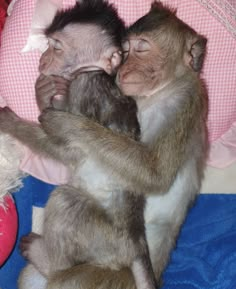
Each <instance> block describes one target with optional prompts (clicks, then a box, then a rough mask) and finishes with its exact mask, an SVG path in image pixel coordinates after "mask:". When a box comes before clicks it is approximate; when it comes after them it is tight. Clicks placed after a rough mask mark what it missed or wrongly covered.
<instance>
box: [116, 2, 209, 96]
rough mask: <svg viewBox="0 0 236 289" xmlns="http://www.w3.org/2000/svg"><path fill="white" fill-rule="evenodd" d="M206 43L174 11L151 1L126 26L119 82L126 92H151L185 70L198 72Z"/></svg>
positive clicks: (133, 93)
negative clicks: (149, 7)
mask: <svg viewBox="0 0 236 289" xmlns="http://www.w3.org/2000/svg"><path fill="white" fill-rule="evenodd" d="M205 46H206V39H205V38H204V37H202V36H201V35H198V34H197V33H196V32H195V31H194V30H193V29H191V28H190V27H189V26H187V25H186V24H185V23H183V22H182V21H181V20H180V19H178V18H177V17H176V15H175V12H174V11H172V10H171V9H169V8H166V7H164V6H163V5H162V4H161V3H158V2H154V3H153V4H152V7H151V9H150V11H149V13H147V14H146V15H145V16H143V17H142V18H140V19H139V20H138V21H137V22H135V23H134V24H133V25H132V26H130V27H129V29H128V32H127V36H126V39H125V40H124V41H123V53H124V63H123V65H122V66H121V67H120V69H119V72H118V75H117V82H118V85H119V86H120V88H121V89H122V91H123V92H124V93H125V94H127V95H132V96H134V97H142V96H150V95H152V94H153V93H155V92H156V91H158V90H160V89H161V88H162V87H163V86H165V85H166V84H167V83H169V81H171V79H174V78H176V77H178V76H180V75H181V74H183V73H185V72H186V70H190V71H192V72H196V73H197V72H199V71H200V70H201V67H202V64H203V58H204V54H205Z"/></svg>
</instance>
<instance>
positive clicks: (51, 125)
mask: <svg viewBox="0 0 236 289" xmlns="http://www.w3.org/2000/svg"><path fill="white" fill-rule="evenodd" d="M68 115H70V114H69V113H67V112H64V111H59V110H56V109H54V108H47V109H44V110H43V111H42V113H41V114H40V116H39V118H38V120H39V122H40V124H41V127H42V129H43V130H44V131H45V132H46V134H47V135H48V136H50V137H51V138H53V139H54V140H55V141H60V142H63V143H65V142H66V134H64V132H66V131H67V130H68V129H69V128H66V127H67V125H66V124H67V121H66V119H67V117H68Z"/></svg>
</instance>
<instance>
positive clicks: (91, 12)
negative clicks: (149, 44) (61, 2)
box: [45, 0, 125, 44]
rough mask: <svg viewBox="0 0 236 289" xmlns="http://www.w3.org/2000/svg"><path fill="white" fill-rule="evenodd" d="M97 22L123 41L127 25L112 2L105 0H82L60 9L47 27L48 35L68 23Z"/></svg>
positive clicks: (111, 34) (115, 37)
mask: <svg viewBox="0 0 236 289" xmlns="http://www.w3.org/2000/svg"><path fill="white" fill-rule="evenodd" d="M87 23H88V24H96V25H98V26H100V27H101V28H102V29H105V30H106V31H107V32H108V34H109V35H110V36H111V37H112V38H113V39H114V41H117V42H118V43H117V44H120V43H121V40H122V38H123V36H124V34H125V25H124V22H123V20H122V19H121V18H120V17H119V16H118V14H117V11H116V9H115V8H114V7H113V5H112V4H109V3H108V2H107V1H105V0H82V1H80V2H79V3H78V2H77V3H76V4H75V6H73V7H72V8H68V9H65V10H62V11H59V12H58V13H57V14H56V16H55V17H54V19H53V21H52V23H51V24H50V25H49V27H47V28H46V30H45V34H46V35H47V36H48V35H50V34H52V33H54V32H56V31H58V30H62V29H63V28H64V27H65V26H66V25H68V24H87Z"/></svg>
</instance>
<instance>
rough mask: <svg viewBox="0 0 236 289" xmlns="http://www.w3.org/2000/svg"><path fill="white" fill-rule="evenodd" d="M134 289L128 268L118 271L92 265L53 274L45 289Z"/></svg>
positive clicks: (133, 282) (83, 265)
mask: <svg viewBox="0 0 236 289" xmlns="http://www.w3.org/2000/svg"><path fill="white" fill-rule="evenodd" d="M111 288H112V289H136V286H135V281H134V278H133V274H132V272H131V270H130V269H129V268H123V269H121V270H119V271H116V270H111V269H108V268H106V269H105V268H101V267H95V266H92V265H87V264H86V265H85V264H82V265H77V266H74V267H72V268H70V269H66V270H63V271H59V272H57V273H55V274H54V275H53V276H52V277H51V278H50V279H49V280H48V285H47V289H111Z"/></svg>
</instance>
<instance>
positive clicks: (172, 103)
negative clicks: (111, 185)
mask: <svg viewBox="0 0 236 289" xmlns="http://www.w3.org/2000/svg"><path fill="white" fill-rule="evenodd" d="M205 46H206V39H205V38H204V37H202V36H201V35H199V34H197V33H196V32H195V31H193V30H192V29H191V28H190V27H188V26H187V25H186V24H184V23H183V22H182V21H180V20H179V19H178V18H177V17H176V16H175V13H174V12H173V11H171V10H170V9H168V8H166V7H164V6H163V5H162V4H160V3H153V5H152V7H151V10H150V12H149V13H147V14H146V15H145V16H144V17H142V18H141V19H139V20H138V21H137V22H135V23H134V24H133V25H131V27H129V29H128V35H127V37H126V38H125V39H124V45H123V49H124V51H125V53H124V56H125V60H124V63H123V65H122V66H121V68H120V69H119V71H118V76H117V83H118V84H119V86H120V88H121V90H122V91H123V93H124V94H126V95H132V96H133V97H134V98H135V100H136V102H137V105H138V119H139V123H140V129H141V141H140V142H138V141H135V140H134V139H132V138H129V137H127V136H124V135H121V134H117V133H115V132H113V131H111V130H109V129H108V128H105V127H103V126H101V125H99V124H98V123H96V122H94V121H93V120H91V119H89V118H87V117H85V116H83V115H77V116H75V115H72V114H69V113H67V112H63V111H52V110H51V111H50V110H46V111H44V112H43V113H42V115H41V125H42V127H43V129H44V131H45V132H47V133H48V134H49V135H50V136H51V137H53V135H54V139H55V141H56V140H57V141H58V140H59V139H60V140H61V141H62V142H63V141H66V144H67V151H66V152H65V153H67V154H70V155H75V154H76V152H77V151H80V150H81V149H82V151H84V152H86V153H87V155H89V156H91V157H92V158H94V160H96V162H99V163H100V165H101V166H102V167H103V168H105V169H107V170H109V172H110V173H111V174H112V176H113V177H114V178H116V179H117V182H118V183H119V184H120V185H121V186H122V188H125V189H126V190H127V191H130V192H134V193H136V194H137V195H139V194H145V196H146V198H147V203H146V208H145V228H146V236H147V242H148V246H149V252H150V256H151V261H152V266H153V269H154V273H155V276H156V279H157V280H160V279H161V274H162V272H163V270H164V268H165V266H166V264H167V262H168V259H169V255H170V251H171V249H172V248H173V247H174V245H175V241H176V238H177V236H178V233H179V230H180V227H181V225H182V224H183V221H184V219H185V216H186V213H187V211H188V208H189V207H190V206H191V204H192V203H193V201H194V200H195V198H196V196H197V194H198V193H199V191H200V186H201V179H202V176H203V169H204V162H205V157H206V152H207V140H206V125H205V122H206V114H207V102H206V96H205V92H204V88H203V85H202V82H201V80H200V77H199V72H200V70H201V68H202V64H203V59H204V54H205ZM0 117H1V121H3V122H4V120H5V119H6V118H7V122H8V123H9V121H11V122H12V118H13V117H12V115H9V113H6V112H5V111H2V112H1V114H0ZM1 124H2V122H1ZM1 124H0V128H1V130H3V125H1ZM18 124H19V122H18V123H17V121H15V122H14V127H15V126H18ZM5 126H7V123H6V121H5V124H4V127H5ZM7 129H8V130H10V129H9V128H7ZM4 130H5V131H6V129H4ZM8 133H11V134H13V135H15V133H12V132H8ZM32 245H33V244H32ZM48 288H55V289H56V288H57V289H58V288H59V289H60V288H63V289H71V288H86V289H88V288H89V289H90V288H91V289H92V288H94V289H95V288H99V289H110V288H115V289H118V288H126V289H127V288H130V289H131V288H135V283H134V280H133V278H132V274H131V272H130V270H129V269H128V268H127V269H125V268H123V269H121V270H120V271H119V270H118V271H117V270H111V269H107V268H101V267H99V266H93V265H90V264H81V265H77V266H74V267H73V268H71V269H66V270H62V271H61V272H58V273H56V274H55V275H54V276H53V278H51V279H50V280H49V282H48Z"/></svg>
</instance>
